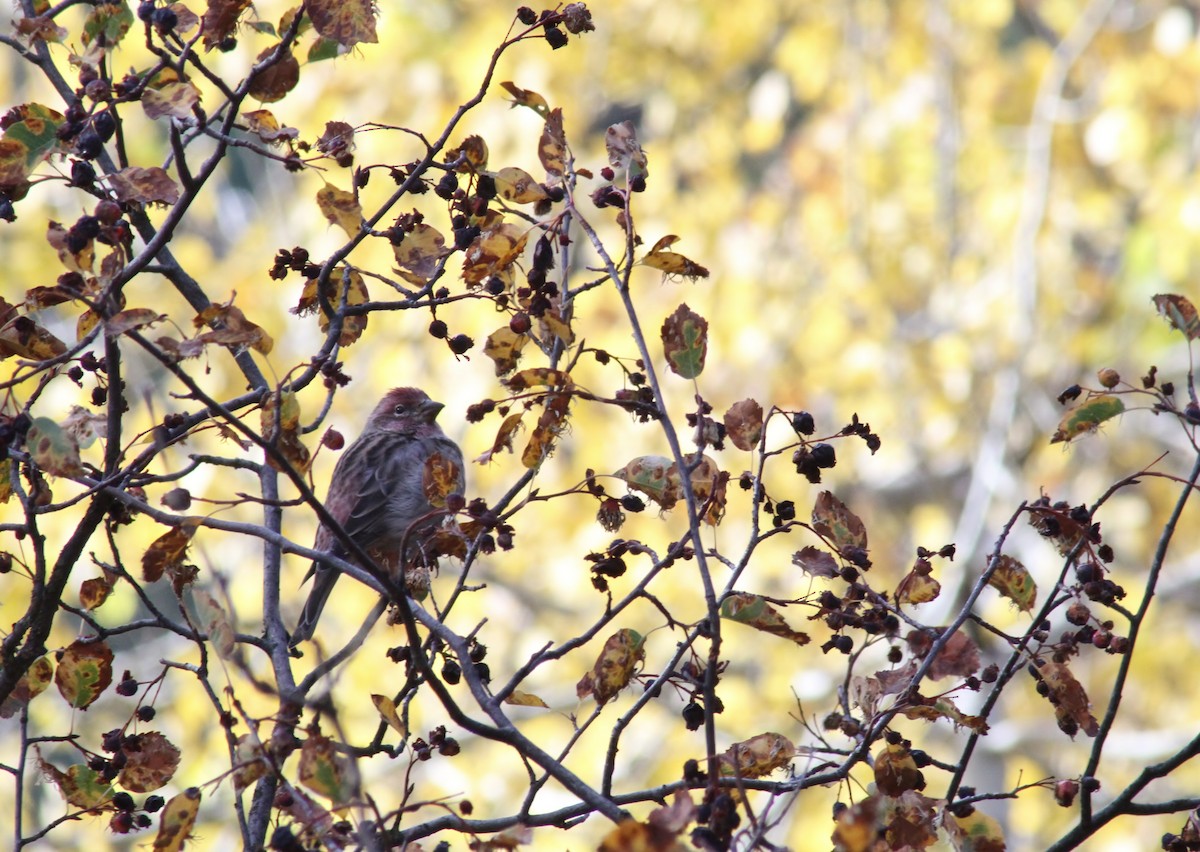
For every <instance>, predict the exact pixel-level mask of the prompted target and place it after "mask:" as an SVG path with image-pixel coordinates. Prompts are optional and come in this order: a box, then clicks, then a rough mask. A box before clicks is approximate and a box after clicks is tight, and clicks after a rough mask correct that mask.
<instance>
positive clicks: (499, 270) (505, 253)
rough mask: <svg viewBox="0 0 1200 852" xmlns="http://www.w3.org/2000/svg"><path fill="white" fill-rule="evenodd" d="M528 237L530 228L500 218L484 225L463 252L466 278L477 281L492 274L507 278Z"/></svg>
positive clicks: (480, 282)
mask: <svg viewBox="0 0 1200 852" xmlns="http://www.w3.org/2000/svg"><path fill="white" fill-rule="evenodd" d="M528 239H529V230H528V229H527V228H521V227H518V226H517V225H513V224H510V223H508V222H503V221H497V222H496V223H494V224H492V225H489V226H487V227H485V228H483V230H481V231H480V233H479V236H478V237H476V238H475V239H474V240H472V242H471V244H470V245H469V246H467V248H466V251H464V252H463V270H462V276H463V280H464V281H466V282H467V284H474V285H478V284H482V283H483V282H484V281H486V280H487V279H488V278H491V277H492V276H493V275H497V276H500V277H501V278H503V279H506V280H508V279H509V278H510V277H511V275H512V268H513V264H515V263H516V262H517V259H518V258H520V256H521V253H522V252H523V251H525V243H526V240H528Z"/></svg>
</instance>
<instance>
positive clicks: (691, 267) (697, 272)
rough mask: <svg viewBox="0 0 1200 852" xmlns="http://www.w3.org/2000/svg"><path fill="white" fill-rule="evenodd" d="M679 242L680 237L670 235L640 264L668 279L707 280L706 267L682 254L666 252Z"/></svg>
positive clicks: (656, 244)
mask: <svg viewBox="0 0 1200 852" xmlns="http://www.w3.org/2000/svg"><path fill="white" fill-rule="evenodd" d="M678 241H679V237H677V236H675V235H674V234H668V235H667V236H665V237H663V238H662V239H660V240H659V241H658V242H656V243H655V244H654V247H653V248H652V249H650V251H649V252H647V253H646V256H645V257H643V258H642V259H641V260H640V261H638V262H639V263H641V264H642V265H643V266H649V267H650V268H652V269H657V270H659V271H660V272H662V273H664V274H665V275H667V276H668V277H669V276H675V275H678V276H680V277H683V278H690V279H692V280H693V281H695V280H696V279H697V278H707V277H708V270H707V269H706V268H705V267H703V266H701V265H700V264H698V263H696V262H695V261H693V260H691V259H690V258H687V257H685V256H684V255H682V254H679V253H677V252H673V251H667V250H666V249H667V247H668V246H671V245H674V244H675V243H676V242H678Z"/></svg>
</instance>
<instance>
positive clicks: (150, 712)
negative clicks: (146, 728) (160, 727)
mask: <svg viewBox="0 0 1200 852" xmlns="http://www.w3.org/2000/svg"><path fill="white" fill-rule="evenodd" d="M137 717H138V719H140V720H141V721H143V722H149V721H150V720H151V719H153V718H154V708H153V707H151V706H150V705H149V704H143V705H142V706H141V707H139V708H138V709H137Z"/></svg>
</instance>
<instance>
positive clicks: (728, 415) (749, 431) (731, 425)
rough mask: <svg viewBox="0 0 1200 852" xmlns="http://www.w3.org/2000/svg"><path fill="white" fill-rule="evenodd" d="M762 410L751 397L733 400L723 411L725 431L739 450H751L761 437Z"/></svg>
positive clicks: (756, 445)
mask: <svg viewBox="0 0 1200 852" xmlns="http://www.w3.org/2000/svg"><path fill="white" fill-rule="evenodd" d="M762 428H763V410H762V406H761V405H759V404H758V403H757V402H756V401H755V400H753V399H743V400H742V401H741V402H735V403H734V404H733V405H731V406H730V407H729V410H728V411H726V412H725V433H726V434H727V435H728V436H729V440H730V441H731V442H732V443H733V445H734V446H735V447H737V448H738V449H739V450H753V449H755V448H756V447H758V440H759V438H761V437H762Z"/></svg>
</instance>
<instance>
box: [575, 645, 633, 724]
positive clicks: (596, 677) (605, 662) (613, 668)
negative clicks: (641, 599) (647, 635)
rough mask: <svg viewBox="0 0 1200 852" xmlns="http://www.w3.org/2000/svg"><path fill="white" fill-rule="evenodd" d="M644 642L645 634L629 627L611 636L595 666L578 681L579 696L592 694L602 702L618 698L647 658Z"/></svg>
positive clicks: (599, 702)
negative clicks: (640, 664)
mask: <svg viewBox="0 0 1200 852" xmlns="http://www.w3.org/2000/svg"><path fill="white" fill-rule="evenodd" d="M644 642H645V639H644V637H643V636H642V634H640V633H638V632H637V631H636V630H630V629H629V628H627V627H626V628H624V629H621V630H618V631H617V632H616V633H614V634H613V635H612V636H610V637H608V641H606V642H605V643H604V648H603V649H602V650H601V651H600V656H599V657H597V659H596V663H595V665H594V666H592V670H591V671H590V672H588V673H587V674H585V675H584V676H583V678H582V679H581V680H580V681H579V683H578V684H576V686H575V694H576V695H578V696H579V697H580V698H584V697H585V696H588V695H591V696H592V697H593V698H595V699H596V703H597V704H600V705H604V704H607V703H608V702H609V701H611V700H612V699H613V698H615V697H616V695H617V693H618V692H620V691H621V690H622V689H624V688H625V686H626V685H627V684H628V683H629V681H631V680H632V679H633V674H634V671H635V670H636V669H637V665H638V663H640V662H641V661H642V660H643V659H644V658H645V656H646V651H645V647H644Z"/></svg>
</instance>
